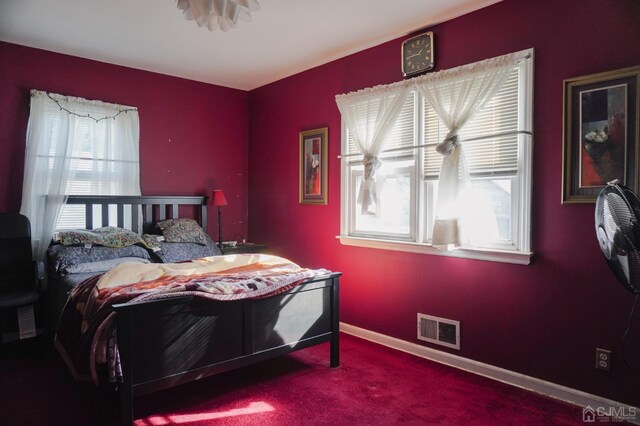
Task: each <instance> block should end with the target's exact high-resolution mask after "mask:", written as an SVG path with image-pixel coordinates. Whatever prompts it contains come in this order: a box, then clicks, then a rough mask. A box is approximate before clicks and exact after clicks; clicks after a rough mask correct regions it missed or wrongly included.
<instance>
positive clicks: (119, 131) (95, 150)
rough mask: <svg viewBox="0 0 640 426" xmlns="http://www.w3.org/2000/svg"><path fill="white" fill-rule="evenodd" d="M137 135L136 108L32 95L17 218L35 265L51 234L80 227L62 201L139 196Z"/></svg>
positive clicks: (78, 214)
mask: <svg viewBox="0 0 640 426" xmlns="http://www.w3.org/2000/svg"><path fill="white" fill-rule="evenodd" d="M138 134H139V123H138V111H137V110H136V109H135V108H131V107H125V106H120V105H114V104H108V103H105V102H101V101H89V100H86V99H82V98H74V97H68V96H62V95H57V94H52V93H47V92H42V91H37V90H32V91H31V109H30V114H29V124H28V127H27V143H26V155H25V173H24V183H23V192H22V206H21V207H20V212H21V213H22V214H24V215H25V216H27V217H28V218H29V220H30V222H31V234H32V239H33V242H34V254H35V256H36V258H37V259H39V260H41V259H44V258H45V254H46V249H47V247H48V245H49V242H50V241H51V237H52V236H53V233H54V230H55V229H64V228H67V229H68V228H84V227H85V217H84V216H85V215H84V211H83V210H79V209H78V208H79V207H80V209H81V208H82V207H81V206H66V204H65V203H66V196H67V195H72V194H73V195H140V176H139V175H140V173H139V160H138V159H139V154H138Z"/></svg>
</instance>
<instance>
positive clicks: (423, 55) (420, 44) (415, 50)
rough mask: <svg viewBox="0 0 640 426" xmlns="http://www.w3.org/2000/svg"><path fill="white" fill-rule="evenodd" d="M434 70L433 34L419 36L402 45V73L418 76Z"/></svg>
mask: <svg viewBox="0 0 640 426" xmlns="http://www.w3.org/2000/svg"><path fill="white" fill-rule="evenodd" d="M431 68H433V33H432V32H428V33H424V34H420V35H417V36H415V37H412V38H410V39H408V40H405V41H404V42H403V43H402V73H403V74H404V76H405V77H406V76H409V75H413V74H417V73H420V72H423V71H427V70H430V69H431Z"/></svg>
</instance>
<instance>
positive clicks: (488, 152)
mask: <svg viewBox="0 0 640 426" xmlns="http://www.w3.org/2000/svg"><path fill="white" fill-rule="evenodd" d="M461 84H462V83H461ZM423 102H424V105H423V108H424V116H423V120H424V127H425V128H424V141H423V143H424V144H426V145H427V146H426V147H425V149H424V156H423V169H424V177H425V178H426V179H435V178H437V177H438V174H439V173H440V166H441V164H442V155H440V154H439V153H437V152H436V150H435V146H436V145H437V144H438V143H440V142H441V141H442V138H443V137H444V136H445V135H446V134H447V129H446V128H445V127H444V125H443V124H442V123H441V122H440V120H439V119H438V116H437V115H436V113H435V111H434V110H433V108H432V107H431V106H430V105H429V103H428V102H426V101H423ZM517 127H518V69H514V70H513V71H512V73H511V75H510V76H509V79H508V80H507V82H506V83H505V85H504V86H503V87H502V89H501V90H500V91H499V92H498V93H497V94H496V95H495V96H494V97H493V98H492V99H490V100H489V101H488V102H487V103H486V104H485V105H484V107H483V108H482V109H481V110H480V111H478V112H477V113H476V115H474V117H473V118H472V119H471V120H470V121H469V122H468V123H467V124H465V125H464V127H463V128H462V129H461V130H460V132H459V134H458V135H459V137H460V141H461V143H462V147H463V149H464V154H465V159H466V164H467V169H468V170H469V174H470V176H471V177H478V176H500V175H510V174H514V173H516V171H517V168H518V134H517V133H516V132H517V130H518V128H517ZM484 137H487V138H484ZM476 138H483V139H476Z"/></svg>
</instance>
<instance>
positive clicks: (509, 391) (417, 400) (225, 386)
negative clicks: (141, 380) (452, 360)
mask: <svg viewBox="0 0 640 426" xmlns="http://www.w3.org/2000/svg"><path fill="white" fill-rule="evenodd" d="M341 356H342V359H341V361H342V365H341V366H340V367H339V368H337V369H332V368H329V367H328V359H329V347H328V345H321V346H318V347H315V348H310V349H305V350H302V351H299V352H297V353H295V354H292V355H289V356H286V357H282V358H278V359H274V360H270V361H265V362H263V363H260V364H258V365H255V366H250V367H247V368H244V369H239V370H235V371H231V372H228V373H225V374H222V375H219V376H216V377H211V378H208V379H204V380H201V381H199V382H194V383H190V384H187V385H184V386H181V387H177V388H174V389H170V390H167V391H163V392H159V393H156V394H151V395H146V396H144V397H141V398H138V399H137V400H136V403H135V404H136V409H135V417H136V419H137V420H136V425H138V426H151V425H154V426H155V425H174V424H176V425H185V426H196V425H234V426H238V425H260V426H272V425H274V426H275V425H277V426H281V425H430V424H436V425H438V424H440V425H467V424H474V425H507V424H513V425H541V424H545V425H550V424H560V425H565V424H583V422H582V410H581V409H580V408H579V407H575V406H572V405H569V404H565V403H562V402H559V401H555V400H552V399H549V398H545V397H542V396H539V395H535V394H532V393H530V392H527V391H524V390H521V389H518V388H515V387H512V386H508V385H505V384H502V383H499V382H495V381H492V380H489V379H485V378H482V377H479V376H475V375H472V374H469V373H465V372H462V371H459V370H456V369H453V368H450V367H446V366H443V365H439V364H436V363H433V362H430V361H427V360H424V359H421V358H417V357H414V356H412V355H408V354H404V353H402V352H398V351H395V350H392V349H388V348H385V347H383V346H380V345H376V344H374V343H370V342H366V341H364V340H361V339H358V338H355V337H352V336H348V335H344V334H343V335H342V340H341ZM0 363H1V364H2V365H1V367H0V386H1V388H0V401H2V403H1V404H0V423H1V424H7V425H85V424H96V423H98V424H113V423H114V422H113V420H114V419H104V418H103V419H96V417H95V416H94V410H93V404H94V399H93V392H92V387H91V386H88V385H84V384H78V383H76V382H74V381H73V380H72V379H71V378H70V376H69V374H68V373H67V371H66V370H65V368H64V366H63V364H62V362H61V361H60V360H59V359H58V358H57V356H55V354H53V353H52V354H49V355H47V356H46V357H45V358H44V359H37V358H34V357H31V358H26V357H24V356H15V355H14V356H11V355H6V354H5V355H3V356H2V358H0Z"/></svg>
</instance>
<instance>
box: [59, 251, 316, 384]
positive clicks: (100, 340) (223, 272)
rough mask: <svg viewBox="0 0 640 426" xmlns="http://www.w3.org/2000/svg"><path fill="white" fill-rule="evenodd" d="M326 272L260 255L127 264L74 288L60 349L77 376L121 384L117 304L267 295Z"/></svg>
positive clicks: (62, 321) (61, 329)
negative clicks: (180, 261)
mask: <svg viewBox="0 0 640 426" xmlns="http://www.w3.org/2000/svg"><path fill="white" fill-rule="evenodd" d="M327 273H329V271H327V270H324V269H319V270H311V269H307V268H301V267H299V266H298V265H296V264H295V263H292V262H291V261H289V260H287V259H284V258H281V257H277V256H269V255H255V254H251V255H247V254H244V255H230V256H215V257H207V258H202V259H196V260H194V261H192V262H187V263H179V264H140V263H135V264H134V263H123V264H121V265H119V266H117V267H115V268H113V269H111V270H110V271H108V272H106V273H105V274H103V275H98V276H95V277H92V278H89V279H88V280H86V281H84V282H83V283H81V284H79V285H78V286H77V287H76V288H75V289H74V290H73V291H72V292H71V294H70V296H69V300H68V301H67V304H66V306H65V308H64V310H63V313H62V316H61V318H60V322H59V324H58V329H57V332H56V337H55V344H56V348H57V349H58V352H60V354H61V355H62V357H63V358H64V360H65V362H66V364H67V366H68V367H69V369H70V371H71V373H72V374H73V376H74V377H75V378H76V379H77V380H93V381H94V382H95V383H96V384H97V383H100V382H118V381H120V379H121V378H122V371H121V369H120V360H119V354H118V348H117V341H116V336H115V331H116V322H115V312H114V310H113V308H112V306H113V305H115V304H120V303H139V302H142V301H147V300H155V299H164V298H172V297H181V296H196V297H201V298H205V299H211V300H219V301H223V300H239V299H249V298H260V297H267V296H271V295H275V294H279V293H282V292H285V291H287V290H289V289H291V288H292V287H294V286H296V285H298V284H300V283H302V282H303V281H306V280H308V279H309V278H312V277H315V276H318V275H324V274H327Z"/></svg>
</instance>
